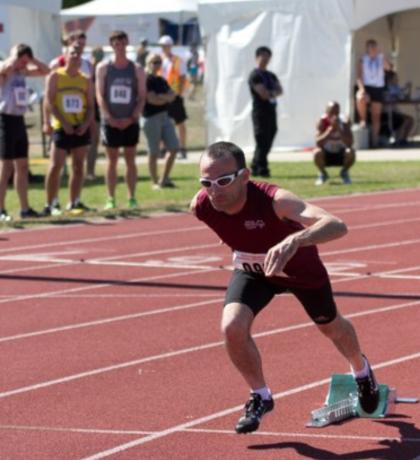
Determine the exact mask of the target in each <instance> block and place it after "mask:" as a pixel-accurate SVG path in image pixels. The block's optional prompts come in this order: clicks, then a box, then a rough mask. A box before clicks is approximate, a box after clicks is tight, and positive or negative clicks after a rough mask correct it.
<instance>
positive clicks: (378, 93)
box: [356, 39, 391, 148]
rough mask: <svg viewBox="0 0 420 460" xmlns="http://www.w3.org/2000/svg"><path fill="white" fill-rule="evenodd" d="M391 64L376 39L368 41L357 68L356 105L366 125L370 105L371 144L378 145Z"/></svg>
mask: <svg viewBox="0 0 420 460" xmlns="http://www.w3.org/2000/svg"><path fill="white" fill-rule="evenodd" d="M390 68H391V65H390V63H389V61H388V60H387V59H386V57H385V56H384V55H383V54H382V53H380V52H379V48H378V43H377V42H376V40H373V39H370V40H368V41H367V42H366V53H365V54H364V55H363V56H362V58H361V59H360V61H359V63H358V68H357V87H358V91H357V94H356V106H357V112H358V114H359V117H360V124H361V125H362V126H366V123H367V115H368V105H369V107H370V115H371V122H372V132H371V146H372V147H373V148H375V147H377V146H378V142H379V131H380V128H381V112H382V104H383V98H384V92H385V70H390Z"/></svg>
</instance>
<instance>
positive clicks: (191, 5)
mask: <svg viewBox="0 0 420 460" xmlns="http://www.w3.org/2000/svg"><path fill="white" fill-rule="evenodd" d="M197 9H198V7H197V0H171V1H169V2H168V1H167V0H153V1H151V0H124V1H123V2H116V1H115V0H93V1H91V2H88V3H85V4H84V5H80V6H76V7H74V8H68V9H65V10H62V12H61V15H62V16H73V17H77V16H115V15H118V16H123V15H134V14H136V15H145V14H156V13H161V14H167V13H169V14H171V13H172V14H176V15H178V16H181V15H182V14H185V13H193V14H196V13H197Z"/></svg>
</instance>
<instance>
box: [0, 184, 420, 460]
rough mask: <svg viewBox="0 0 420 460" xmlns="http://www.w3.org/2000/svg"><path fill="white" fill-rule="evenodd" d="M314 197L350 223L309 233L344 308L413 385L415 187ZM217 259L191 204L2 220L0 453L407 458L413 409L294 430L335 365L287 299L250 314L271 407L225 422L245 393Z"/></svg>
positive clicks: (417, 423) (399, 381)
mask: <svg viewBox="0 0 420 460" xmlns="http://www.w3.org/2000/svg"><path fill="white" fill-rule="evenodd" d="M315 202H316V203H318V204H319V205H321V206H323V207H325V208H326V209H328V210H330V211H332V212H333V213H336V214H337V215H339V216H340V217H342V218H343V219H344V220H345V221H346V223H347V224H348V226H349V228H350V232H349V234H348V236H347V237H345V238H343V239H341V240H338V241H335V242H332V243H329V244H326V245H323V246H321V254H322V257H323V259H324V261H325V262H326V264H327V267H328V270H329V272H330V274H331V279H332V282H333V288H334V292H335V295H336V299H337V303H338V305H339V308H340V310H341V311H342V312H343V313H344V314H345V315H346V316H348V317H349V318H351V319H352V321H353V323H354V325H355V327H356V328H357V331H358V334H359V337H360V340H361V343H362V347H363V349H364V351H365V352H366V353H367V355H368V356H369V358H370V360H371V362H372V363H373V364H374V366H375V368H376V374H377V377H378V379H379V380H380V381H381V382H384V383H387V384H389V385H390V386H393V387H396V388H397V391H398V394H400V395H402V396H416V397H419V393H420V387H419V384H418V382H419V377H420V371H419V369H420V339H419V337H420V334H419V332H418V329H419V326H418V325H419V324H420V257H419V255H420V214H419V212H418V209H419V205H420V190H419V189H414V190H405V191H394V192H383V193H374V194H366V195H353V196H346V197H336V198H324V199H319V200H316V201H315ZM229 263H230V254H229V251H228V250H227V248H225V247H223V246H221V245H220V244H219V242H218V240H217V238H216V237H215V236H214V235H213V234H212V233H211V232H210V231H209V230H207V229H206V228H205V227H204V226H203V225H202V224H201V223H199V222H197V221H196V220H195V219H194V218H193V217H192V216H189V215H187V214H182V215H167V216H160V217H153V218H148V219H136V220H125V221H118V222H114V221H113V222H100V223H96V224H89V225H75V226H72V227H71V228H68V227H66V228H56V227H54V228H52V227H48V228H43V229H36V230H25V231H16V232H8V233H2V234H1V235H0V278H1V286H2V289H1V292H0V307H1V311H2V316H1V317H2V321H1V323H0V347H1V354H0V356H1V363H0V364H1V368H2V369H3V372H2V374H1V378H0V404H1V411H0V452H1V455H0V458H1V459H31V460H32V459H34V460H35V459H42V460H45V459H75V458H91V459H96V458H98V459H99V458H108V457H110V458H118V459H169V458H171V459H175V460H179V459H191V460H192V459H206V460H207V459H234V460H236V459H238V460H239V459H241V460H242V459H258V458H263V459H302V458H310V459H338V458H340V459H398V460H400V459H402V460H404V459H407V460H413V459H416V458H420V457H419V456H420V410H419V409H420V406H419V405H418V404H417V405H398V406H396V414H394V415H393V416H392V417H387V418H385V419H377V420H371V419H354V420H351V421H348V422H346V423H342V424H339V425H334V426H329V427H326V428H323V429H309V428H305V423H306V421H307V420H308V418H309V414H310V411H311V410H313V409H315V408H317V407H320V406H321V405H322V404H323V401H324V399H325V395H326V390H327V382H328V380H329V377H330V376H331V374H332V373H335V372H343V373H344V372H347V371H348V367H347V364H346V362H345V361H344V360H343V359H342V358H341V357H340V355H339V354H338V353H337V352H336V351H335V350H334V349H333V347H332V346H331V345H330V343H329V342H328V341H327V340H326V339H325V338H323V337H322V336H321V335H320V334H319V333H318V332H317V330H316V328H315V327H314V326H313V324H312V323H311V322H310V321H309V320H308V318H307V317H306V315H305V313H304V311H303V309H302V308H301V307H300V306H299V304H298V303H297V302H296V300H295V299H294V298H293V297H292V296H288V295H283V296H280V297H277V298H276V299H275V300H274V301H273V302H272V304H271V305H270V307H268V308H267V309H265V310H264V311H263V312H262V313H261V315H260V316H259V317H258V319H257V320H256V323H255V327H254V335H255V337H256V340H257V342H258V345H259V347H260V349H261V353H262V355H263V360H264V368H265V373H266V377H267V379H268V382H269V384H270V387H271V388H272V390H273V392H274V393H275V398H276V408H275V410H274V411H273V412H272V413H271V414H269V415H268V416H267V417H266V418H265V419H264V421H263V424H262V427H261V429H260V431H259V432H257V433H256V434H253V435H249V436H238V435H235V434H234V432H233V426H234V424H235V422H236V420H237V418H238V416H239V415H240V413H241V412H242V407H243V403H244V401H245V400H246V398H247V395H248V388H247V387H246V385H245V384H244V383H243V381H242V380H241V378H240V377H239V376H238V374H237V372H236V371H235V370H234V369H233V367H232V365H231V364H230V362H229V360H228V358H227V356H226V353H225V351H224V348H223V344H222V342H221V336H220V332H219V321H220V311H221V304H222V299H223V295H224V290H225V286H226V284H227V282H228V279H229Z"/></svg>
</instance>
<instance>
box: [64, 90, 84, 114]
mask: <svg viewBox="0 0 420 460" xmlns="http://www.w3.org/2000/svg"><path fill="white" fill-rule="evenodd" d="M63 109H64V112H65V113H81V112H82V111H83V101H82V98H81V97H80V95H79V94H65V95H64V96H63Z"/></svg>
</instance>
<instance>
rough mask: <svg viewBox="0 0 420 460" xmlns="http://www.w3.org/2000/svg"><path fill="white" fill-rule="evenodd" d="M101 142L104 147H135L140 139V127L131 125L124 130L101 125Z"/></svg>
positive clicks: (135, 124)
mask: <svg viewBox="0 0 420 460" xmlns="http://www.w3.org/2000/svg"><path fill="white" fill-rule="evenodd" d="M101 132H102V142H103V144H104V145H105V146H106V147H113V148H118V147H135V146H136V145H137V144H138V143H139V139H140V126H139V124H138V123H133V124H132V125H130V126H127V128H125V129H118V128H113V127H112V126H109V125H107V124H105V125H102V129H101Z"/></svg>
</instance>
